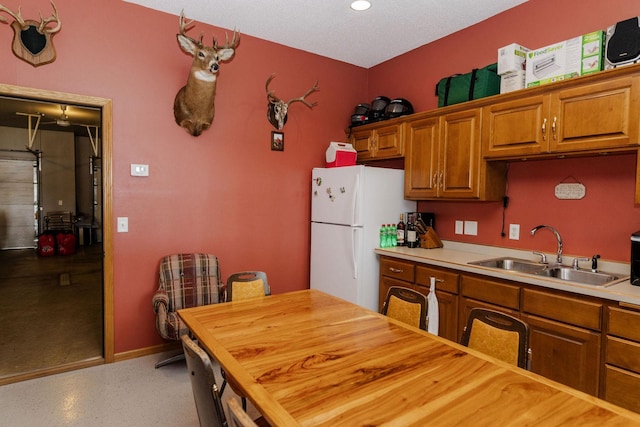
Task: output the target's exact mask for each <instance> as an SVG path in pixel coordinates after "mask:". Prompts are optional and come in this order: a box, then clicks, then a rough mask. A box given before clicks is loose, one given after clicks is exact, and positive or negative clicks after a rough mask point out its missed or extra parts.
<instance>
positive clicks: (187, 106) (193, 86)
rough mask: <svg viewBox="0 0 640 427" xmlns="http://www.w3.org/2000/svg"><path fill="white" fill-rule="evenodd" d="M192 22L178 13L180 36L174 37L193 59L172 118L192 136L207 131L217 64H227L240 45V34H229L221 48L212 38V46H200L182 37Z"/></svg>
mask: <svg viewBox="0 0 640 427" xmlns="http://www.w3.org/2000/svg"><path fill="white" fill-rule="evenodd" d="M192 22H193V20H190V21H187V22H185V19H184V11H183V12H182V13H180V33H179V34H177V35H176V37H177V38H178V45H179V46H180V48H181V49H182V51H183V52H184V53H187V54H189V55H191V56H193V62H192V63H191V69H190V70H189V77H188V78H187V84H186V85H185V86H183V87H182V89H180V90H179V91H178V93H177V95H176V98H175V101H174V103H173V115H174V116H175V119H176V123H177V124H178V125H179V126H182V127H183V128H185V129H186V131H187V132H189V133H190V134H191V135H193V136H198V135H200V134H201V133H202V131H204V130H207V129H208V128H209V126H211V122H213V116H214V113H215V107H214V100H215V96H216V82H217V77H218V71H219V68H220V63H221V62H225V61H229V60H230V59H231V58H233V55H234V54H235V49H236V47H237V46H238V43H240V34H239V33H238V32H237V31H235V30H234V31H233V38H232V39H231V42H229V37H228V36H227V35H226V34H225V44H224V46H218V43H217V42H216V39H215V37H214V38H213V45H212V46H205V45H203V44H202V34H200V40H195V39H192V38H191V37H189V36H187V35H186V32H187V31H189V30H190V29H191V28H192V27H189V25H191V23H192Z"/></svg>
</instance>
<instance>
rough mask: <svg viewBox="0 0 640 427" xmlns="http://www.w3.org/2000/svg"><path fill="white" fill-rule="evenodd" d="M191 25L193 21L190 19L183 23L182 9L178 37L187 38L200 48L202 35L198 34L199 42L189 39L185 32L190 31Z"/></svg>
mask: <svg viewBox="0 0 640 427" xmlns="http://www.w3.org/2000/svg"><path fill="white" fill-rule="evenodd" d="M191 24H193V19H190V20H188V21H186V22H185V20H184V9H183V10H182V11H181V12H180V35H182V36H184V37H186V38H188V39H189V40H191V41H192V42H194V43H196V44H198V45H200V46H202V34H200V41H198V40H196V39H194V38H193V37H189V36H188V35H187V31H189V30H190V29H192V28H193V27H194V25H193V26H191Z"/></svg>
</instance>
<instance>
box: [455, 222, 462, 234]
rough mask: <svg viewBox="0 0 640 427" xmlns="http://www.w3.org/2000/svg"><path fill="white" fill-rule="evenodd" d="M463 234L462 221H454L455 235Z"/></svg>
mask: <svg viewBox="0 0 640 427" xmlns="http://www.w3.org/2000/svg"><path fill="white" fill-rule="evenodd" d="M463 232H464V223H463V222H462V221H456V234H462V233H463Z"/></svg>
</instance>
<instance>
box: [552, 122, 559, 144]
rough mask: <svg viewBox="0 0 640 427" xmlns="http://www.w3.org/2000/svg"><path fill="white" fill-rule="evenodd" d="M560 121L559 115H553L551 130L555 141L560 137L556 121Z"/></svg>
mask: <svg viewBox="0 0 640 427" xmlns="http://www.w3.org/2000/svg"><path fill="white" fill-rule="evenodd" d="M557 121H558V118H557V117H555V116H554V117H553V123H552V124H551V132H553V140H554V141H555V140H556V139H558V137H557V136H556V122H557Z"/></svg>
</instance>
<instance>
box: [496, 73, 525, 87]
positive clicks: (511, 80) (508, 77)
mask: <svg viewBox="0 0 640 427" xmlns="http://www.w3.org/2000/svg"><path fill="white" fill-rule="evenodd" d="M524 80H525V70H518V71H512V72H510V73H506V74H503V75H501V76H500V93H507V92H513V91H514V90H518V89H524V88H525V85H524Z"/></svg>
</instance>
